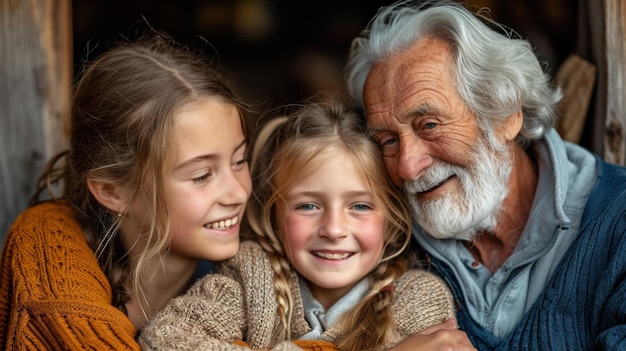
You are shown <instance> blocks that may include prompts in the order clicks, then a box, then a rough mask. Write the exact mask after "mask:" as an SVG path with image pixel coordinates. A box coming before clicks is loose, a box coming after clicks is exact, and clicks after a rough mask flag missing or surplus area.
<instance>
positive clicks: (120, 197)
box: [87, 179, 128, 213]
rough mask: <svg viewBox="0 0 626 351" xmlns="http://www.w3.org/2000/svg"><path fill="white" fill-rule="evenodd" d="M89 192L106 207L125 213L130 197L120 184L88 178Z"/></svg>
mask: <svg viewBox="0 0 626 351" xmlns="http://www.w3.org/2000/svg"><path fill="white" fill-rule="evenodd" d="M87 187H89V192H90V193H91V195H93V197H95V198H96V200H97V201H98V202H99V203H100V204H101V205H102V206H104V207H106V208H108V209H109V210H111V211H113V212H115V213H124V212H125V211H126V208H127V207H128V199H127V198H126V196H124V192H123V191H122V189H121V187H120V186H117V185H115V184H112V183H110V182H105V181H101V180H94V179H87Z"/></svg>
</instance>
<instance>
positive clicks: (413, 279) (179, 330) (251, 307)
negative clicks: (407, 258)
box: [139, 241, 454, 350]
mask: <svg viewBox="0 0 626 351" xmlns="http://www.w3.org/2000/svg"><path fill="white" fill-rule="evenodd" d="M219 273H221V274H212V275H208V276H206V277H205V278H203V279H201V280H200V281H198V282H197V283H196V284H195V285H194V286H193V287H191V289H190V290H189V291H188V292H187V293H186V294H185V295H183V296H179V297H177V298H175V299H173V300H172V301H170V303H169V304H168V305H167V306H166V307H165V309H163V310H162V311H161V312H160V313H159V314H157V315H156V316H155V318H153V319H152V321H151V322H150V323H149V324H148V325H147V326H146V327H144V329H143V331H142V333H141V336H140V338H139V341H140V343H141V345H142V348H143V349H144V350H164V349H167V350H174V349H175V350H238V349H244V348H241V347H238V346H234V345H232V344H231V342H233V341H237V340H243V341H245V342H246V343H247V344H249V346H250V347H252V348H254V349H264V348H272V349H273V350H299V349H300V347H301V346H303V345H304V346H311V345H315V342H311V341H304V340H302V341H294V342H288V341H280V340H278V338H277V334H278V330H279V328H280V326H281V323H280V320H279V317H278V314H277V312H276V311H277V303H276V295H275V292H274V286H273V271H272V269H271V266H270V261H269V259H268V257H267V255H266V254H265V252H264V251H263V250H262V249H261V248H260V246H259V245H258V244H256V243H255V242H250V241H248V242H243V243H242V244H241V249H240V251H239V253H238V254H237V255H236V256H235V257H234V258H232V259H230V260H227V261H225V262H224V263H223V264H222V265H221V266H220V271H219ZM393 285H394V299H393V306H392V311H393V316H394V320H395V323H396V327H397V328H396V331H395V333H394V335H393V337H392V340H391V341H390V344H389V345H388V347H391V346H393V345H395V344H397V343H398V342H400V341H402V340H403V339H404V338H406V337H407V336H409V335H410V334H413V333H416V332H418V331H420V330H423V329H425V328H426V327H428V326H431V325H434V324H438V323H441V322H443V321H444V320H446V319H448V318H452V317H454V308H453V303H452V296H451V294H450V291H449V290H448V288H447V286H446V285H445V283H444V282H443V281H442V280H441V279H439V278H437V277H436V276H434V275H432V274H430V273H427V272H424V271H415V270H413V271H409V272H407V273H406V274H404V275H403V276H402V277H400V278H399V279H397V280H396V281H395V282H394V284H393ZM290 289H291V293H292V296H293V301H294V311H293V318H292V330H291V333H292V338H293V339H297V338H299V337H300V336H302V335H304V334H306V333H307V332H309V331H311V327H310V326H309V324H308V323H307V322H306V320H305V318H304V309H303V304H302V297H301V294H300V291H299V288H298V276H297V274H296V273H295V272H294V273H292V275H291V279H290ZM340 328H341V327H340V326H339V325H335V326H332V327H331V328H330V329H328V330H326V331H325V332H324V333H323V334H322V335H321V341H319V342H318V344H317V345H318V346H320V345H321V346H322V347H320V348H318V349H319V350H324V349H335V347H334V346H332V344H328V343H327V342H334V341H335V339H336V338H337V336H339V335H341V334H342V332H341V330H340ZM327 345H328V348H326V346H327Z"/></svg>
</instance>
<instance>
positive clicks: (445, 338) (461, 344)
mask: <svg viewBox="0 0 626 351" xmlns="http://www.w3.org/2000/svg"><path fill="white" fill-rule="evenodd" d="M404 350H407V351H408V350H411V351H418V350H431V351H432V350H442V351H477V350H476V348H474V347H473V346H472V344H471V343H470V341H469V338H468V337H467V334H465V332H464V331H461V330H458V329H457V326H456V322H455V321H454V319H448V320H446V321H445V322H443V323H441V324H436V325H433V326H431V327H428V328H426V329H424V330H422V331H421V332H419V333H415V334H413V335H411V336H409V337H408V338H406V339H405V340H404V341H402V342H401V343H399V344H398V345H396V346H395V347H393V348H392V349H391V351H404Z"/></svg>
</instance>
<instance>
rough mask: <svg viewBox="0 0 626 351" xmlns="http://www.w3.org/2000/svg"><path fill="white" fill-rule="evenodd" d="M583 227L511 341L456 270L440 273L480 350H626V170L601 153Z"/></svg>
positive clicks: (439, 270)
mask: <svg viewBox="0 0 626 351" xmlns="http://www.w3.org/2000/svg"><path fill="white" fill-rule="evenodd" d="M597 164H598V180H597V182H596V184H595V186H594V188H593V192H592V193H591V195H590V197H589V200H588V202H587V205H586V208H585V212H584V215H583V219H582V223H581V226H580V231H579V233H578V235H577V237H576V239H575V241H574V242H573V243H572V245H571V247H570V248H569V250H568V251H567V253H566V254H565V256H564V257H563V259H562V261H561V263H560V264H559V266H558V268H557V269H556V270H555V272H554V274H553V275H552V277H551V278H550V281H549V282H548V283H547V284H546V288H545V290H544V292H543V293H542V294H541V295H539V297H538V298H537V301H536V302H535V303H534V305H533V306H532V308H531V309H530V310H529V311H528V312H527V313H526V315H524V317H523V318H522V320H521V322H520V324H519V325H518V326H517V327H516V328H515V329H514V330H513V331H512V332H511V333H510V334H509V335H507V336H506V337H504V338H503V339H498V338H496V337H495V336H494V335H493V334H492V333H491V332H489V331H488V330H486V329H484V328H482V327H481V326H480V325H479V324H478V323H476V322H475V321H474V320H473V319H472V317H471V316H470V314H469V313H468V310H467V308H464V306H465V302H464V301H463V294H461V293H460V291H459V289H460V288H459V285H458V284H457V282H456V281H455V280H454V275H453V274H452V272H451V271H450V270H449V269H447V268H446V267H445V266H444V265H443V263H442V262H440V261H438V260H437V259H436V258H434V257H431V260H432V263H433V267H434V268H433V270H434V271H435V272H436V273H437V274H439V275H441V276H442V277H443V278H444V279H445V280H446V281H447V282H448V284H449V285H450V286H451V288H452V290H453V292H454V295H455V297H456V299H457V301H458V305H459V310H458V311H457V318H458V321H459V327H460V329H462V330H464V331H466V332H467V334H468V335H469V337H470V339H471V341H472V343H473V344H474V346H475V347H476V348H477V349H479V350H515V351H517V350H532V351H543V350H564V351H566V350H567V351H569V350H576V351H581V350H626V168H624V167H620V166H615V165H612V164H609V163H606V162H604V161H602V160H600V159H599V158H598V163H597Z"/></svg>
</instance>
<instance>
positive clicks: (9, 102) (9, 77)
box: [0, 0, 73, 239]
mask: <svg viewBox="0 0 626 351" xmlns="http://www.w3.org/2000/svg"><path fill="white" fill-rule="evenodd" d="M72 62H73V59H72V21H71V2H70V0H29V1H24V0H0V122H1V126H2V127H1V128H0V150H2V152H0V213H2V215H1V216H0V236H1V238H2V239H3V238H4V234H5V233H6V231H7V230H8V228H9V227H10V225H11V224H12V223H13V221H14V220H15V218H16V217H17V215H18V214H19V213H20V212H21V211H23V210H24V208H26V206H27V202H28V199H29V197H30V196H31V195H32V194H33V192H34V186H35V182H36V180H37V177H38V176H39V174H40V173H41V171H42V170H43V167H44V165H45V162H46V161H47V159H48V158H49V157H50V156H51V155H53V154H54V153H56V152H58V151H60V150H61V149H63V148H65V146H66V145H67V138H66V136H65V134H64V133H63V128H64V125H65V123H64V119H65V118H66V117H67V116H68V115H69V109H70V106H69V104H70V95H71V87H72V74H73V73H72Z"/></svg>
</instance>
